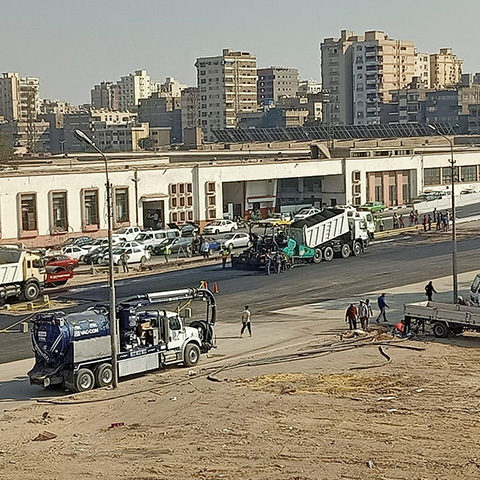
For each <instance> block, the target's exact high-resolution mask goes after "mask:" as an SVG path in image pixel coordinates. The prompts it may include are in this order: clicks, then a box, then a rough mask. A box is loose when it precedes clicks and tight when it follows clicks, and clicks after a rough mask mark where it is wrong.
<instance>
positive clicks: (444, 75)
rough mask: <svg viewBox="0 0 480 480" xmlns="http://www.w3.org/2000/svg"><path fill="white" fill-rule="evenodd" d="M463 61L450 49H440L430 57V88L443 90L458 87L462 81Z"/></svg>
mask: <svg viewBox="0 0 480 480" xmlns="http://www.w3.org/2000/svg"><path fill="white" fill-rule="evenodd" d="M462 64H463V60H460V59H459V58H457V56H456V55H455V54H454V53H453V52H452V49H451V48H441V49H440V53H433V54H432V55H430V86H431V87H432V88H437V89H443V88H449V87H453V86H455V85H458V84H459V83H460V81H461V79H462Z"/></svg>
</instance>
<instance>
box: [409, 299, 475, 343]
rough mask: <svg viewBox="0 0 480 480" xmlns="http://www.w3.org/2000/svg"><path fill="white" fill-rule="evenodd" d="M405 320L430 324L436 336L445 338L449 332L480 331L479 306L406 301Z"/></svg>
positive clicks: (456, 333)
mask: <svg viewBox="0 0 480 480" xmlns="http://www.w3.org/2000/svg"><path fill="white" fill-rule="evenodd" d="M404 317H405V320H407V321H408V320H416V321H417V322H418V321H420V322H423V323H425V324H430V325H432V331H433V334H434V335H435V336H436V337H441V338H445V337H448V335H449V334H450V333H453V334H455V335H458V334H460V333H462V332H463V331H464V330H475V331H480V308H479V307H467V306H464V305H453V304H452V303H440V302H416V303H407V304H405V306H404Z"/></svg>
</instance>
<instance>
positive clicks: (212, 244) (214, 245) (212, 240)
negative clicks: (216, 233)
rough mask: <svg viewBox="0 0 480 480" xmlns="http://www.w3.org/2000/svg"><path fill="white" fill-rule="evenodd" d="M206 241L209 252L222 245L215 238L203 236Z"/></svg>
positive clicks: (218, 248)
mask: <svg viewBox="0 0 480 480" xmlns="http://www.w3.org/2000/svg"><path fill="white" fill-rule="evenodd" d="M204 240H206V241H207V242H208V247H209V249H210V252H214V251H215V250H220V248H221V247H222V245H221V244H220V242H219V241H218V239H216V238H210V237H209V238H204Z"/></svg>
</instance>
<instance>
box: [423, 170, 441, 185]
mask: <svg viewBox="0 0 480 480" xmlns="http://www.w3.org/2000/svg"><path fill="white" fill-rule="evenodd" d="M424 183H425V185H440V169H439V168H426V169H425V170H424Z"/></svg>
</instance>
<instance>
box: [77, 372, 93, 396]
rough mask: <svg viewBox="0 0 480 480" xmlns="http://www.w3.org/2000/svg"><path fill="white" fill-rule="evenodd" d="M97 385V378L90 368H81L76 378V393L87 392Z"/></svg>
mask: <svg viewBox="0 0 480 480" xmlns="http://www.w3.org/2000/svg"><path fill="white" fill-rule="evenodd" d="M94 385H95V376H94V375H93V372H92V371H91V370H89V369H88V368H81V369H80V370H79V371H78V372H77V373H76V374H75V378H74V387H75V391H76V392H87V391H88V390H91V389H92V388H93V386H94Z"/></svg>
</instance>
